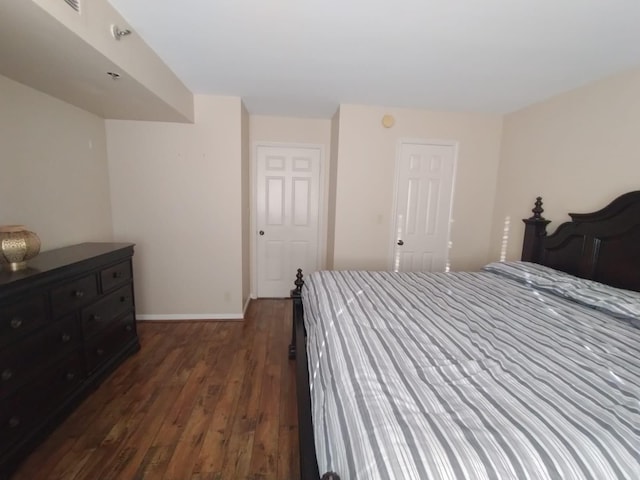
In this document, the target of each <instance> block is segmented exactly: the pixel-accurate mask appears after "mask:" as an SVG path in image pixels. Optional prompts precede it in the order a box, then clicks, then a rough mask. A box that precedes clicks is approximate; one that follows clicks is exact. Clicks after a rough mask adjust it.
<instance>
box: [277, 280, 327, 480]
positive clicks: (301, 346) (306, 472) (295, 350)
mask: <svg viewBox="0 0 640 480" xmlns="http://www.w3.org/2000/svg"><path fill="white" fill-rule="evenodd" d="M293 283H294V284H295V286H296V288H294V289H293V290H291V300H293V324H292V326H291V344H290V345H289V358H291V359H293V358H295V359H296V397H297V405H298V440H299V446H300V478H301V480H318V479H319V478H320V473H319V471H318V460H317V457H316V449H315V442H314V438H313V420H312V418H311V392H310V390H309V368H308V359H307V348H306V338H305V337H306V332H305V328H304V319H303V315H304V309H303V306H302V286H303V285H304V280H303V279H302V269H300V268H299V269H298V272H297V273H296V281H295V282H293ZM327 478H329V479H332V478H337V480H339V477H327Z"/></svg>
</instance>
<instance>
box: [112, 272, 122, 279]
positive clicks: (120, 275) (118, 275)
mask: <svg viewBox="0 0 640 480" xmlns="http://www.w3.org/2000/svg"><path fill="white" fill-rule="evenodd" d="M122 277H124V273H122V272H120V271H118V272H113V278H122Z"/></svg>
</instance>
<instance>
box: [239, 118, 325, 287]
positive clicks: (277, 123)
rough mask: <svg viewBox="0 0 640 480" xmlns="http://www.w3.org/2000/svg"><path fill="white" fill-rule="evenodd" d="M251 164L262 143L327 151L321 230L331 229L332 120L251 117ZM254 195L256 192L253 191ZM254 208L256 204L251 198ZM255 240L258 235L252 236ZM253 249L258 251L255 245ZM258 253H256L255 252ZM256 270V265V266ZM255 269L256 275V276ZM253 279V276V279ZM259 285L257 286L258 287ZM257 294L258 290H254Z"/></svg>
mask: <svg viewBox="0 0 640 480" xmlns="http://www.w3.org/2000/svg"><path fill="white" fill-rule="evenodd" d="M250 138H251V159H252V160H251V161H252V162H253V163H255V153H256V146H257V145H258V144H260V143H284V144H313V145H319V146H321V147H322V150H323V165H322V167H321V168H322V176H323V178H324V184H323V186H322V193H321V195H322V198H321V209H322V210H321V216H320V231H321V232H326V229H327V196H328V194H327V191H328V181H329V179H328V175H327V174H326V172H327V169H328V163H329V158H328V152H329V148H330V144H331V121H330V120H328V119H318V118H294V117H272V116H267V115H251V119H250ZM252 193H253V192H252ZM251 202H252V205H253V204H254V203H253V202H255V199H254V197H253V196H252V197H251ZM251 238H252V241H254V240H255V235H252V236H251ZM251 248H252V249H254V248H255V246H254V244H253V243H252V247H251ZM252 251H254V250H252ZM325 261H326V246H325V245H324V244H322V245H320V265H321V268H325ZM252 266H253V267H255V265H252ZM253 271H254V270H252V275H253ZM252 278H253V277H252ZM254 286H255V285H254ZM254 293H255V290H254Z"/></svg>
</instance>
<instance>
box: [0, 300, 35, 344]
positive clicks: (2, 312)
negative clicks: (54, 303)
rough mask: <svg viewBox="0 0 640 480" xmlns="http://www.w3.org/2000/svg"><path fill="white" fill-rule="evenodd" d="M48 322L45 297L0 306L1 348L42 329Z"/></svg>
mask: <svg viewBox="0 0 640 480" xmlns="http://www.w3.org/2000/svg"><path fill="white" fill-rule="evenodd" d="M46 322H47V304H46V298H45V296H44V295H37V296H34V297H30V298H27V299H25V300H21V301H18V302H13V303H8V304H4V305H0V348H2V347H4V346H5V345H8V344H9V343H12V342H14V341H16V340H17V339H19V338H20V337H22V336H23V335H25V334H27V333H29V332H31V331H32V330H35V329H37V328H40V327H42V326H43V325H45V324H46Z"/></svg>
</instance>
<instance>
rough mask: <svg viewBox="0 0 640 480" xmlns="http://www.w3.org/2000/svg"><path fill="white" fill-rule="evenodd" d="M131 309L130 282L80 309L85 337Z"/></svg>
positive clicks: (131, 290) (131, 293)
mask: <svg viewBox="0 0 640 480" xmlns="http://www.w3.org/2000/svg"><path fill="white" fill-rule="evenodd" d="M132 309H133V285H132V284H128V285H125V286H124V287H121V288H119V289H117V290H116V291H114V292H112V293H109V294H108V295H106V296H105V297H104V298H102V299H100V300H98V301H97V302H96V303H94V304H92V305H89V306H88V307H86V308H84V309H83V310H82V332H83V333H84V336H85V338H88V337H90V336H91V335H93V334H94V333H96V332H98V331H100V330H102V329H104V328H108V327H109V326H110V325H111V323H112V322H113V320H115V319H116V318H118V317H119V316H121V315H122V314H124V313H126V312H128V311H129V310H132Z"/></svg>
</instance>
